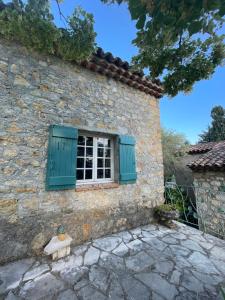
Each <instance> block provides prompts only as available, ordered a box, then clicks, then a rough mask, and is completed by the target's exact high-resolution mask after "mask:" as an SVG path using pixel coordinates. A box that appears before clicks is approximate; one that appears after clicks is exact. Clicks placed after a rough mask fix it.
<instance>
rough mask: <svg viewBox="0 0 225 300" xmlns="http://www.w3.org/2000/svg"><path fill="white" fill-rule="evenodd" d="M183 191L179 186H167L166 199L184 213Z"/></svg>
mask: <svg viewBox="0 0 225 300" xmlns="http://www.w3.org/2000/svg"><path fill="white" fill-rule="evenodd" d="M183 193H184V192H183V191H181V190H180V189H179V188H178V187H176V186H175V187H174V188H170V187H165V200H166V203H167V204H170V205H173V206H174V207H176V209H177V210H178V211H179V212H180V213H183V211H184V207H183V199H184V198H185V197H183Z"/></svg>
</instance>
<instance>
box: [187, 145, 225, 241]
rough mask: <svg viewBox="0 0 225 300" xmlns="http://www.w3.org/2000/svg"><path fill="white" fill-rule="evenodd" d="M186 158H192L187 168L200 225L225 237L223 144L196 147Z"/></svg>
mask: <svg viewBox="0 0 225 300" xmlns="http://www.w3.org/2000/svg"><path fill="white" fill-rule="evenodd" d="M189 155H190V156H194V159H193V160H192V161H191V162H189V163H188V165H187V166H188V167H189V168H190V169H191V170H192V176H193V179H194V190H195V198H196V206H197V212H198V215H199V226H200V228H201V229H202V230H204V231H206V232H209V233H211V234H213V235H216V236H219V237H222V238H225V141H221V142H210V143H202V144H197V145H195V146H192V147H191V148H190V149H189ZM196 156H197V158H196Z"/></svg>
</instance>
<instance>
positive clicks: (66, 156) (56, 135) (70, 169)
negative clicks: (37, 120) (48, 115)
mask: <svg viewBox="0 0 225 300" xmlns="http://www.w3.org/2000/svg"><path fill="white" fill-rule="evenodd" d="M77 138H78V130H77V129H76V128H71V127H64V126H60V125H51V126H50V128H49V144H48V161H47V176H46V190H50V191H52V190H66V189H73V188H74V187H75V184H76V164H77V157H76V156H77Z"/></svg>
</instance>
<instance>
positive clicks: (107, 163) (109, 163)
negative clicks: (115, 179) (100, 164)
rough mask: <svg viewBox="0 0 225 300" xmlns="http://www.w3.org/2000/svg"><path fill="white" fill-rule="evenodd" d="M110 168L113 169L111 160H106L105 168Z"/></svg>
mask: <svg viewBox="0 0 225 300" xmlns="http://www.w3.org/2000/svg"><path fill="white" fill-rule="evenodd" d="M110 167H111V160H110V159H105V168H110Z"/></svg>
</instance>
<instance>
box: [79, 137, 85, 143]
mask: <svg viewBox="0 0 225 300" xmlns="http://www.w3.org/2000/svg"><path fill="white" fill-rule="evenodd" d="M78 145H85V137H84V136H81V135H80V136H79V137H78Z"/></svg>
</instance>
